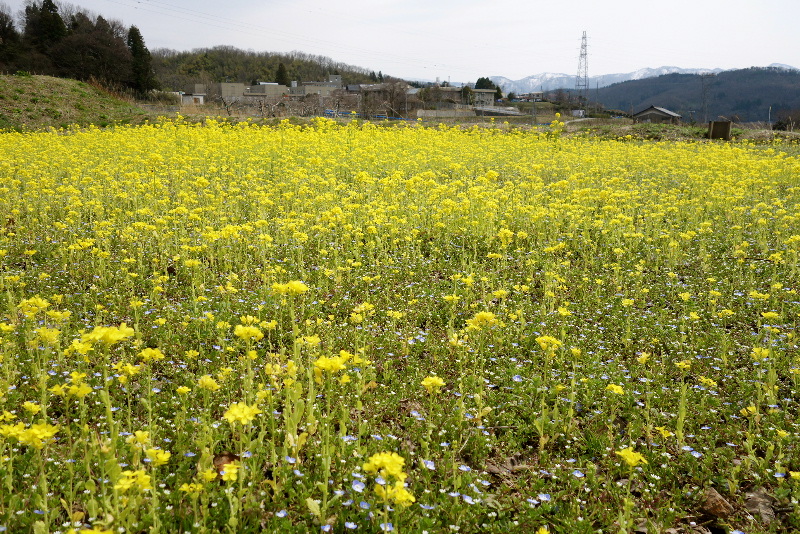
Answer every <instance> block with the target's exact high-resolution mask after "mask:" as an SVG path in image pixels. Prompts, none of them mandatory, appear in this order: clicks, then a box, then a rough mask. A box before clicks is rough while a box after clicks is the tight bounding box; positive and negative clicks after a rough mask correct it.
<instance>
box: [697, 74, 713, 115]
mask: <svg viewBox="0 0 800 534" xmlns="http://www.w3.org/2000/svg"><path fill="white" fill-rule="evenodd" d="M714 76H716V75H715V74H713V73H710V72H709V73H706V74H701V75H700V83H702V84H703V123H705V124H708V82H709V81H710V79H711V78H713V77H714Z"/></svg>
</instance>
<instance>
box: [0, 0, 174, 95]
mask: <svg viewBox="0 0 800 534" xmlns="http://www.w3.org/2000/svg"><path fill="white" fill-rule="evenodd" d="M20 18H21V20H20V27H19V28H18V27H17V24H16V22H15V19H14V16H13V15H12V13H11V12H10V10H9V8H8V6H6V5H4V4H0V72H16V71H28V72H33V73H36V74H48V75H52V76H63V77H69V78H76V79H79V80H96V81H98V82H100V83H102V84H104V85H107V86H111V87H115V88H129V89H132V90H134V91H136V92H138V93H146V92H148V91H150V90H152V89H156V88H157V87H158V85H159V84H158V82H157V80H156V78H155V75H154V73H153V68H152V58H151V55H150V52H149V51H148V50H147V47H146V46H145V43H144V39H143V37H142V34H141V32H140V31H139V29H138V28H136V26H131V27H130V28H127V27H125V26H124V25H123V24H122V23H121V22H119V21H115V20H106V19H104V18H103V17H101V16H96V15H92V14H91V13H89V12H87V11H83V10H80V9H79V8H78V9H73V12H71V13H61V12H60V11H59V7H58V6H57V5H56V4H55V3H54V2H53V0H42V1H41V2H37V1H30V2H28V3H27V4H26V6H25V9H24V11H23V13H22V14H21V17H20Z"/></svg>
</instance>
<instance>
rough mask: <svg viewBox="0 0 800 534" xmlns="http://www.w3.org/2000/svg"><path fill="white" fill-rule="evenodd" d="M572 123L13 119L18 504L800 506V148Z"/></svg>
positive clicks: (670, 511) (19, 524)
mask: <svg viewBox="0 0 800 534" xmlns="http://www.w3.org/2000/svg"><path fill="white" fill-rule="evenodd" d="M560 127H561V125H560V124H559V123H554V125H552V126H551V128H546V129H543V130H542V131H522V130H507V129H504V128H502V127H490V128H472V129H459V128H448V127H444V126H440V127H433V128H430V127H422V126H418V125H408V126H406V125H403V126H395V127H388V126H387V127H383V126H376V125H373V124H369V123H357V122H355V121H354V122H352V123H350V124H346V125H341V124H337V123H334V122H332V121H327V120H324V119H318V120H315V121H314V123H313V124H311V125H306V126H292V125H290V124H289V123H288V122H284V123H282V124H280V125H278V126H269V127H267V126H257V125H255V124H252V123H248V122H245V123H240V124H229V123H225V122H221V121H214V120H212V119H209V120H207V121H205V123H204V124H202V125H199V124H189V123H186V122H184V121H182V120H181V119H180V117H179V118H178V119H176V120H164V121H162V122H158V123H155V124H149V125H145V126H140V127H117V128H110V129H103V130H101V129H96V128H89V129H83V130H78V129H75V130H70V131H50V132H42V133H24V134H21V133H3V134H0V155H2V157H0V532H5V531H7V532H29V531H30V532H36V533H43V532H61V533H64V534H66V533H67V532H94V533H98V532H104V533H105V532H108V533H110V532H114V533H117V532H130V533H140V532H165V533H166V532H223V531H226V532H262V531H263V532H318V531H319V532H349V531H355V532H381V531H384V532H390V531H394V532H430V533H434V532H540V533H544V532H569V533H581V532H586V533H588V532H598V531H602V532H633V531H637V532H645V530H644V529H646V532H648V533H653V532H671V533H676V532H690V531H691V532H712V530H710V529H714V530H713V532H746V533H747V534H752V533H756V532H773V531H793V530H796V529H798V528H800V512H799V511H798V509H797V498H798V497H800V454H798V445H797V442H798V436H800V428H798V424H797V416H798V411H800V404H798V402H799V401H800V396H799V395H798V393H797V386H798V379H800V353H798V340H797V335H796V333H797V323H798V315H799V314H800V305H799V303H800V296H798V293H797V291H798V289H799V288H800V273H799V272H798V253H800V212H798V205H799V204H800V155H799V154H800V151H798V149H797V147H796V146H788V145H781V144H770V145H763V146H755V145H752V144H746V143H727V144H719V143H709V142H669V143H666V142H641V141H635V140H632V139H630V138H620V139H614V140H601V139H596V138H595V139H590V138H587V137H580V136H575V137H571V138H565V137H561V136H560V135H559V134H560ZM669 529H672V530H669ZM692 529H695V530H692ZM702 529H705V530H702Z"/></svg>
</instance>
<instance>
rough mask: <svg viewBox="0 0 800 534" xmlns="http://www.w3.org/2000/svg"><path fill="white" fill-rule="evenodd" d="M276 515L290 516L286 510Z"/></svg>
mask: <svg viewBox="0 0 800 534" xmlns="http://www.w3.org/2000/svg"><path fill="white" fill-rule="evenodd" d="M275 515H276V516H277V517H286V516H287V515H289V514H288V512H287V511H286V510H281V511H280V512H278V513H276V514H275Z"/></svg>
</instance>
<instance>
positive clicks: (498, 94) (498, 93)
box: [494, 87, 503, 100]
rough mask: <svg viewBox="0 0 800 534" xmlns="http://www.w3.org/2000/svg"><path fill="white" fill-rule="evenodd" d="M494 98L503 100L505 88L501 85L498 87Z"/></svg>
mask: <svg viewBox="0 0 800 534" xmlns="http://www.w3.org/2000/svg"><path fill="white" fill-rule="evenodd" d="M494 99H495V100H503V90H502V89H500V88H499V87H498V88H497V90H496V91H495V92H494Z"/></svg>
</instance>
